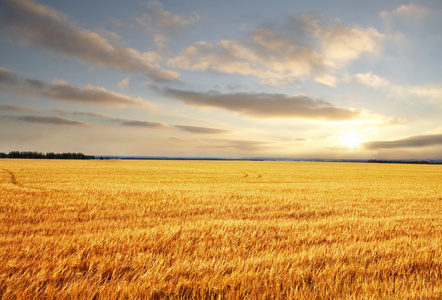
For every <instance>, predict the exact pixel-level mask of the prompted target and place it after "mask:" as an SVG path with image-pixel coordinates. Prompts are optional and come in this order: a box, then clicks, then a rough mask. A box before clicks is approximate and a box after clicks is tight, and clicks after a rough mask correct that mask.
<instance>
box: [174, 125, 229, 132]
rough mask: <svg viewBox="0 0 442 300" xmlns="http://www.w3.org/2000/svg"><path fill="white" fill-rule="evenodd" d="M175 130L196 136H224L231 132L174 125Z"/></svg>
mask: <svg viewBox="0 0 442 300" xmlns="http://www.w3.org/2000/svg"><path fill="white" fill-rule="evenodd" d="M175 127H176V128H178V129H180V130H183V131H188V132H192V133H198V134H225V133H229V132H231V131H230V130H224V129H216V128H207V127H197V126H184V125H175Z"/></svg>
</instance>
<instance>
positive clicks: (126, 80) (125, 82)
mask: <svg viewBox="0 0 442 300" xmlns="http://www.w3.org/2000/svg"><path fill="white" fill-rule="evenodd" d="M130 79H131V78H130V77H128V76H126V77H125V78H124V79H122V80H121V81H120V82H118V87H119V88H126V87H128V86H129V84H130Z"/></svg>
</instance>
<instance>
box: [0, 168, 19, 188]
mask: <svg viewBox="0 0 442 300" xmlns="http://www.w3.org/2000/svg"><path fill="white" fill-rule="evenodd" d="M3 170H4V171H5V172H6V173H8V174H9V176H10V177H11V183H12V184H15V185H20V184H18V183H17V178H15V174H14V173H12V172H11V171H9V170H8V169H3Z"/></svg>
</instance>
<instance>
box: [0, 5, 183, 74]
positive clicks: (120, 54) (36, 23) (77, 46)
mask: <svg viewBox="0 0 442 300" xmlns="http://www.w3.org/2000/svg"><path fill="white" fill-rule="evenodd" d="M2 7H3V10H4V12H3V16H4V17H3V18H2V19H1V20H0V24H1V26H2V29H3V30H4V31H5V32H6V33H7V34H10V35H12V36H14V37H16V38H17V39H18V40H19V41H21V42H24V43H25V44H27V45H30V46H34V47H38V48H40V49H43V50H44V51H48V52H52V53H56V54H60V55H63V56H68V57H75V58H77V59H80V60H83V61H86V62H88V63H92V64H95V65H97V66H104V67H110V68H117V69H121V70H125V71H131V72H141V73H144V74H146V75H147V76H149V77H150V78H152V79H154V80H178V79H179V74H178V73H177V72H174V71H171V70H164V69H162V68H161V66H160V64H159V62H160V60H161V58H160V57H159V56H158V54H157V53H155V52H140V51H138V50H136V49H134V48H128V47H121V46H119V45H114V44H112V43H111V42H110V41H109V40H108V39H106V38H105V37H104V36H102V35H100V34H99V33H97V32H94V31H90V30H87V29H84V28H80V27H78V26H75V25H74V24H72V22H70V21H69V19H68V17H67V16H65V15H63V14H62V13H60V12H58V11H56V10H54V9H52V8H50V7H49V6H45V5H40V4H36V3H34V2H32V1H29V0H5V1H4V4H3V5H2Z"/></svg>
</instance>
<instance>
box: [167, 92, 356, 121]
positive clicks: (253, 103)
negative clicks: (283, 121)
mask: <svg viewBox="0 0 442 300" xmlns="http://www.w3.org/2000/svg"><path fill="white" fill-rule="evenodd" d="M161 92H162V93H163V94H164V95H166V96H169V97H172V98H175V99H177V100H180V101H182V102H184V103H185V104H187V105H191V106H199V107H213V108H223V109H226V110H229V111H233V112H237V113H242V114H245V115H249V116H253V117H257V118H306V119H322V120H327V121H345V120H353V119H356V118H357V117H358V116H359V115H360V112H359V111H357V110H353V109H347V108H339V107H334V106H332V105H331V104H330V103H328V102H325V101H321V100H314V99H311V98H309V97H307V96H302V95H301V96H287V95H283V94H268V93H259V94H252V93H234V94H221V93H217V92H208V93H200V92H192V91H182V90H175V89H164V90H161Z"/></svg>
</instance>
